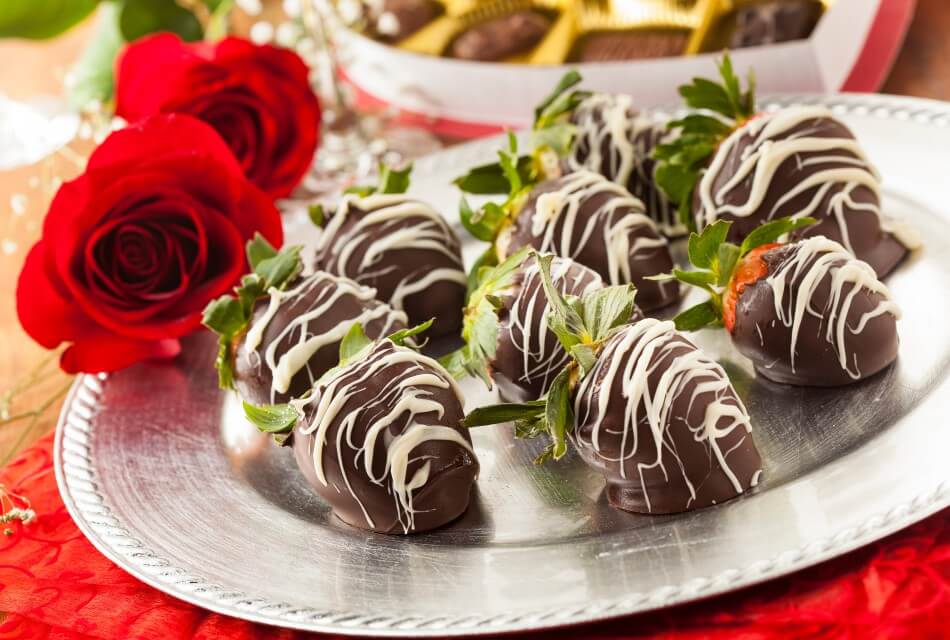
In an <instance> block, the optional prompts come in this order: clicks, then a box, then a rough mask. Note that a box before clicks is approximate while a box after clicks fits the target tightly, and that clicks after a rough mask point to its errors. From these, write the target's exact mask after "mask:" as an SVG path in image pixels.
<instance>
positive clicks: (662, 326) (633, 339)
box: [572, 318, 762, 513]
mask: <svg viewBox="0 0 950 640" xmlns="http://www.w3.org/2000/svg"><path fill="white" fill-rule="evenodd" d="M574 415H575V426H574V431H573V435H572V440H573V441H574V445H575V446H576V448H577V450H578V452H579V453H580V455H581V457H582V458H583V459H584V460H585V461H586V462H587V463H588V464H589V465H591V466H592V467H594V468H595V469H597V470H598V471H600V472H601V473H603V474H604V477H605V478H606V480H607V499H608V501H609V502H610V504H611V505H613V506H614V507H616V508H618V509H623V510H624V511H634V512H637V513H677V512H681V511H688V510H690V509H699V508H702V507H708V506H710V505H714V504H720V503H722V502H725V501H726V500H729V499H731V498H734V497H736V496H738V495H739V494H741V493H743V492H744V491H747V490H748V489H750V488H751V487H754V486H755V485H756V484H757V483H758V482H759V479H760V478H761V475H762V463H761V459H760V457H759V453H758V451H757V449H756V447H755V443H754V442H753V440H752V427H751V425H750V421H749V415H748V413H747V412H746V409H745V407H744V406H743V405H742V401H741V400H740V399H739V396H738V395H737V394H736V392H735V389H733V387H732V384H731V383H730V382H729V378H728V377H727V376H726V373H725V371H723V369H722V367H721V366H719V364H717V363H716V362H715V361H713V360H712V359H711V358H709V357H708V356H707V355H706V354H704V353H703V352H702V351H700V350H699V349H697V348H696V347H695V346H694V345H693V344H692V343H691V342H690V341H689V340H687V339H686V338H685V337H683V336H682V335H681V334H679V333H677V332H676V330H675V329H674V326H673V323H672V322H669V321H666V322H661V321H658V320H655V319H652V318H646V319H644V320H641V321H639V322H637V323H635V324H632V325H628V326H626V327H624V328H623V329H621V330H620V331H619V332H618V333H617V334H615V335H614V336H613V337H612V338H610V339H609V340H608V342H607V343H606V345H605V346H604V349H603V351H602V352H601V355H600V356H599V358H598V359H597V363H596V364H595V365H594V368H593V369H591V370H590V371H589V372H588V373H587V375H586V376H585V377H584V378H582V379H581V382H580V386H579V387H578V389H577V396H576V400H575V404H574Z"/></svg>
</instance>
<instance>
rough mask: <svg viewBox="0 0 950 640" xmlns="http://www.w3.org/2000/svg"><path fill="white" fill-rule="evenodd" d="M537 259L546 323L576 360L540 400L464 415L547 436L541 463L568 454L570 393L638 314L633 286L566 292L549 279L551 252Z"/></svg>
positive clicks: (469, 422)
mask: <svg viewBox="0 0 950 640" xmlns="http://www.w3.org/2000/svg"><path fill="white" fill-rule="evenodd" d="M531 256H532V258H533V259H535V260H537V261H538V264H539V267H540V271H541V278H542V284H543V286H544V291H545V294H546V296H547V298H548V305H549V308H550V310H549V312H548V327H549V328H550V329H551V330H552V331H553V332H554V333H555V335H557V337H558V340H559V341H560V342H561V345H562V346H563V347H564V349H565V350H566V351H567V352H568V353H569V354H570V355H571V357H572V361H571V362H570V363H569V364H568V365H567V366H566V367H565V368H564V369H563V370H562V371H561V372H559V373H558V375H557V376H556V377H555V378H554V381H553V382H552V383H551V386H550V387H549V388H548V391H547V393H546V394H545V396H544V397H543V398H541V399H540V400H536V401H532V402H526V403H523V404H501V405H495V406H490V407H482V408H479V409H476V410H474V411H472V412H471V413H470V414H468V416H466V418H465V420H464V421H463V424H464V425H465V426H467V427H476V426H482V425H489V424H498V423H500V422H510V421H514V423H515V435H516V436H517V437H519V438H534V437H537V436H541V435H546V436H547V437H548V438H549V439H550V443H549V444H548V446H547V447H546V448H545V449H544V451H543V452H542V453H541V455H540V456H538V458H537V459H536V460H535V462H537V463H541V462H544V461H545V460H547V459H549V458H553V459H554V460H559V459H560V458H562V457H563V456H564V454H565V453H567V436H568V434H569V433H570V431H571V429H573V427H574V412H573V409H572V407H571V396H572V393H573V389H574V386H575V385H576V384H577V381H578V380H579V378H580V376H582V375H585V374H586V373H588V372H589V371H590V369H591V368H592V367H593V366H594V364H595V363H596V361H597V357H598V355H599V353H600V350H601V348H602V346H603V344H604V343H605V342H606V341H607V340H608V339H609V338H610V337H611V336H612V335H613V334H614V333H615V332H616V331H617V330H618V329H619V328H620V327H622V326H623V325H625V324H627V323H628V322H629V321H630V317H631V316H632V315H633V312H634V297H635V296H636V289H635V288H634V287H633V285H623V286H615V287H605V288H603V289H599V290H597V291H594V292H592V293H590V294H587V295H585V296H583V297H580V298H578V297H576V296H564V295H563V294H561V292H560V291H558V290H557V288H556V287H555V286H554V283H553V280H552V278H551V262H552V261H553V257H552V256H540V255H538V254H537V253H535V252H533V251H532V252H531Z"/></svg>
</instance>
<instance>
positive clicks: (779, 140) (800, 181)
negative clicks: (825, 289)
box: [693, 106, 919, 277]
mask: <svg viewBox="0 0 950 640" xmlns="http://www.w3.org/2000/svg"><path fill="white" fill-rule="evenodd" d="M880 191H881V184H880V177H879V176H878V174H877V171H876V170H875V169H874V167H873V166H872V165H871V163H870V162H869V161H868V159H867V156H866V155H865V153H864V151H863V150H862V149H861V146H860V145H859V144H858V142H857V140H855V138H854V135H853V134H852V133H851V131H850V130H849V129H848V127H847V126H845V125H844V123H842V122H841V121H840V120H838V119H837V118H835V117H834V115H833V114H832V113H831V111H830V110H829V109H827V108H825V107H821V106H802V107H789V108H787V109H782V110H780V111H776V112H775V113H770V114H763V115H760V116H758V117H756V118H753V119H752V120H750V121H749V122H748V123H746V124H745V126H743V127H741V128H739V129H738V130H736V131H735V132H733V133H732V134H731V135H730V136H729V137H728V138H726V140H725V141H723V142H722V144H721V145H720V147H719V149H718V151H717V152H716V153H715V155H714V156H713V159H712V161H711V163H710V165H709V168H708V169H707V170H706V171H705V173H704V174H703V175H702V178H701V179H700V181H699V184H698V185H697V187H696V190H695V193H694V202H693V211H694V212H695V216H696V226H697V228H699V229H703V228H704V227H706V226H707V225H710V224H712V223H713V222H715V221H716V220H730V221H733V222H734V224H733V225H732V228H731V229H730V231H729V240H730V241H732V242H740V241H741V240H742V239H743V238H744V237H745V236H747V235H748V234H749V233H751V232H752V231H753V230H754V229H755V228H756V227H758V226H759V225H761V224H762V223H764V222H767V221H769V220H774V219H777V218H782V217H786V216H795V217H804V216H810V217H813V218H817V219H818V223H817V224H815V225H812V226H810V227H807V228H805V229H801V230H799V231H796V232H794V233H793V234H792V238H793V239H796V238H801V237H809V236H818V235H821V236H826V237H828V238H831V239H832V240H836V241H838V242H840V243H841V244H842V245H844V247H845V248H846V249H847V250H848V251H850V252H851V253H852V254H853V255H855V256H856V257H858V258H859V259H861V260H864V261H865V262H867V263H868V264H870V265H871V266H872V267H873V268H874V270H875V272H876V273H877V275H878V276H880V277H883V276H884V275H886V274H887V273H889V272H890V271H891V270H892V269H893V268H894V267H895V266H896V265H897V264H898V263H899V262H900V261H901V260H902V259H903V258H904V256H905V255H907V252H908V250H909V249H913V248H915V247H916V246H917V244H918V242H919V241H918V240H917V238H916V236H915V234H913V233H912V232H910V231H909V230H907V229H904V228H902V227H898V226H895V225H894V224H893V223H891V222H890V221H888V220H885V219H884V218H883V217H882V215H881V195H880Z"/></svg>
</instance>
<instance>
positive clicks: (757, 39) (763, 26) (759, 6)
mask: <svg viewBox="0 0 950 640" xmlns="http://www.w3.org/2000/svg"><path fill="white" fill-rule="evenodd" d="M820 17H821V3H820V2H818V1H817V0H774V1H773V2H760V3H756V4H752V5H749V6H747V7H742V8H740V9H739V10H737V11H736V26H735V30H734V31H733V32H732V42H731V43H730V45H729V46H730V47H731V48H733V49H740V48H742V47H755V46H759V45H765V44H775V43H777V42H787V41H789V40H801V39H802V38H807V37H808V36H810V35H811V32H812V30H813V29H814V28H815V25H816V24H818V18H820Z"/></svg>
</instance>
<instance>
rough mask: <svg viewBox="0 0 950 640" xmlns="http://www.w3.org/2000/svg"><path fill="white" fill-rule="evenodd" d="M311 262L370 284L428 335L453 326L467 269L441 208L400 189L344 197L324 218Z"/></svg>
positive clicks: (451, 331)
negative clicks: (425, 326)
mask: <svg viewBox="0 0 950 640" xmlns="http://www.w3.org/2000/svg"><path fill="white" fill-rule="evenodd" d="M316 267H317V268H318V269H323V270H325V271H329V272H330V273H334V274H337V275H341V276H345V277H348V278H352V279H353V280H355V281H357V282H359V283H360V284H364V285H366V286H369V287H373V288H374V289H376V297H377V298H379V299H380V300H382V301H384V302H388V303H389V304H390V305H391V306H392V307H393V308H394V309H397V310H400V311H405V313H406V315H407V316H408V318H409V324H410V325H418V324H421V323H423V322H426V321H427V320H430V319H433V318H434V319H435V323H434V324H433V326H432V329H431V330H430V331H429V336H431V337H439V336H444V335H449V334H455V333H458V331H459V329H460V328H461V326H462V307H463V306H464V304H465V289H466V282H467V281H466V276H465V271H464V269H463V267H462V254H461V245H460V243H459V239H458V236H456V235H455V232H454V231H452V228H451V227H449V224H448V222H446V220H445V218H443V217H442V216H441V215H439V213H438V212H437V211H436V210H435V209H433V208H432V207H430V206H429V205H427V204H425V203H424V202H420V201H418V200H415V199H413V198H411V197H409V196H406V195H402V194H376V195H371V196H367V197H364V198H359V197H356V196H352V195H348V196H345V197H344V198H343V201H342V202H341V203H340V206H339V207H337V210H336V212H335V213H334V214H333V216H332V217H331V218H330V219H329V220H328V221H327V223H326V225H325V226H324V228H323V233H322V235H321V236H320V240H319V243H318V246H317V251H316Z"/></svg>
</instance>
